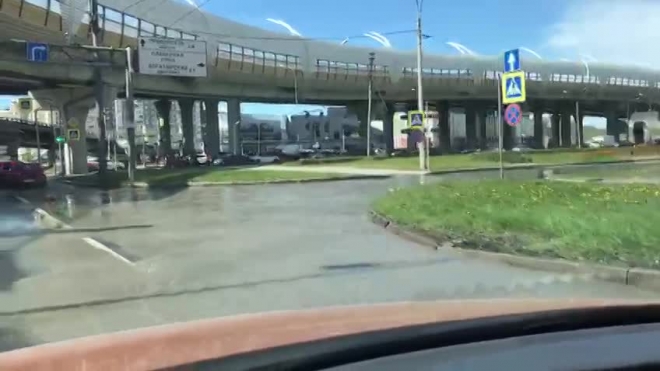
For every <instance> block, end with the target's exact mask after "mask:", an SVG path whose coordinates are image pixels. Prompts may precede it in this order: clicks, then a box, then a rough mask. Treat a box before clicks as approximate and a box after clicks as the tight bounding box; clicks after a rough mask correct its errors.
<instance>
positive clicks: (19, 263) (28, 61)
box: [0, 0, 660, 351]
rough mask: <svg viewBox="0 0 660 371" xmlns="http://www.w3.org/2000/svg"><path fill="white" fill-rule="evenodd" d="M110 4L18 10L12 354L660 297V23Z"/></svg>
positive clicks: (592, 17) (299, 6)
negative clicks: (205, 331) (347, 311)
mask: <svg viewBox="0 0 660 371" xmlns="http://www.w3.org/2000/svg"><path fill="white" fill-rule="evenodd" d="M505 3H506V4H505ZM90 4H91V5H92V7H91V8H89V7H88V4H87V3H86V2H76V1H73V2H68V3H65V2H60V1H46V0H2V1H1V2H0V13H2V14H1V15H2V16H1V17H0V27H1V28H2V30H9V31H8V33H6V34H5V33H4V32H3V33H2V35H0V43H1V44H2V50H3V53H2V55H3V57H2V59H7V60H11V61H12V62H7V63H6V67H3V68H2V69H1V70H2V71H0V88H1V89H0V90H1V91H0V93H2V94H4V95H2V97H0V98H1V99H0V108H1V110H0V186H1V187H2V189H1V190H0V317H1V320H0V350H3V351H9V350H13V349H18V348H22V347H28V346H34V345H39V344H44V343H50V342H55V341H61V340H67V339H74V338H80V337H84V336H89V335H98V334H106V333H112V332H117V331H123V330H132V329H139V328H145V327H149V326H155V325H163V324H171V323H175V322H185V321H192V320H199V319H205V318H214V317H221V316H234V315H241V314H249V313H261V312H272V311H282V310H299V309H310V308H328V307H335V306H343V305H364V304H376V303H379V304H380V303H393V302H402V301H413V302H417V301H442V300H459V301H468V300H470V299H520V300H526V299H538V298H543V299H545V298H555V299H561V300H569V299H576V298H577V299H581V298H616V299H657V298H658V293H657V290H659V289H660V287H657V284H655V283H654V282H657V280H655V281H654V279H652V277H654V276H653V275H654V274H656V272H657V270H658V269H660V232H659V231H660V230H659V229H658V228H657V226H658V225H659V223H660V214H659V213H658V212H657V211H658V209H659V207H660V186H659V185H658V183H659V182H660V161H659V160H660V146H658V138H660V121H659V120H658V99H659V95H658V94H659V92H660V85H659V84H660V80H659V79H658V76H659V75H658V73H657V69H656V68H657V65H656V64H657V58H655V57H654V55H653V54H654V53H656V51H655V50H656V49H657V48H654V47H653V46H654V45H655V44H654V41H655V40H656V39H657V37H656V36H659V35H656V34H657V33H658V32H660V31H658V27H656V25H655V20H656V19H657V16H660V3H657V4H656V3H655V2H649V1H641V0H640V1H637V0H626V1H623V0H621V1H608V2H604V1H543V0H527V1H522V0H520V1H513V0H511V1H507V2H504V3H503V2H494V1H485V0H483V1H482V0H465V1H461V2H452V1H422V0H418V1H415V0H405V1H403V0H387V1H382V0H381V1H376V0H362V1H357V2H356V1H347V0H336V1H334V2H332V3H322V2H318V3H316V2H314V4H313V5H311V3H310V2H309V1H301V0H295V1H294V0H287V1H283V0H271V1H268V2H264V1H257V0H244V1H219V0H210V1H209V0H206V1H200V2H195V0H189V1H177V0H140V1H120V0H104V1H101V0H99V1H94V0H93V1H91V2H90ZM310 7H311V8H312V9H311V10H312V12H311V13H310V12H309V10H310ZM89 9H92V10H91V11H90V10H89ZM89 12H91V15H92V17H90V16H89V14H88V13H89ZM511 12H514V13H515V14H514V15H515V16H512V14H511ZM310 14H313V15H310ZM90 19H91V21H90ZM622 19H624V20H625V22H622V21H621V20H622ZM95 20H97V21H98V24H96V23H95V22H96V21H95ZM90 22H91V24H90ZM89 30H92V31H93V32H91V33H88V31H89ZM44 35H54V36H52V37H50V38H44V37H45V36H44ZM17 40H30V41H29V42H24V41H20V42H19V41H17ZM3 66H5V64H3ZM19 76H20V77H19ZM46 87H48V88H47V89H46ZM12 164H15V165H12ZM23 164H29V166H25V165H23Z"/></svg>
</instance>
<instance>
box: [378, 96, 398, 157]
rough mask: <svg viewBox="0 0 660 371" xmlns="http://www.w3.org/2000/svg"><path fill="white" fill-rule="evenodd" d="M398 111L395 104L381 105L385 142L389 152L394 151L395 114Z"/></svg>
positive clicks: (386, 149)
mask: <svg viewBox="0 0 660 371" xmlns="http://www.w3.org/2000/svg"><path fill="white" fill-rule="evenodd" d="M395 113H396V110H395V107H394V104H391V103H388V104H383V105H381V114H382V118H381V119H382V120H383V144H384V145H385V151H386V152H387V154H391V153H392V152H394V114H395Z"/></svg>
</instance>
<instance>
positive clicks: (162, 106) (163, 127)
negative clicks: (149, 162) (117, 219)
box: [154, 99, 172, 156]
mask: <svg viewBox="0 0 660 371" xmlns="http://www.w3.org/2000/svg"><path fill="white" fill-rule="evenodd" d="M154 106H156V112H157V113H158V154H159V155H160V156H168V155H170V154H171V153H172V133H171V126H170V111H171V110H172V102H171V101H170V100H169V99H160V100H157V101H156V102H154Z"/></svg>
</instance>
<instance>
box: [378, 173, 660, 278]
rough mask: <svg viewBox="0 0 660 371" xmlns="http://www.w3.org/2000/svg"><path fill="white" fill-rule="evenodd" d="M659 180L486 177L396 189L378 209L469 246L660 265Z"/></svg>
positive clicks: (395, 219) (440, 237) (398, 221)
mask: <svg viewBox="0 0 660 371" xmlns="http://www.w3.org/2000/svg"><path fill="white" fill-rule="evenodd" d="M659 208H660V187H658V186H651V185H641V184H634V185H615V186H608V185H602V184H593V183H559V182H541V181H539V182H513V181H481V182H451V183H440V184H430V185H424V186H419V187H413V188H406V189H400V190H395V191H393V192H390V193H389V194H388V195H386V196H385V197H383V198H381V199H379V200H377V201H376V202H375V203H374V211H376V212H377V213H379V214H381V215H383V216H385V217H387V218H388V219H390V220H391V221H393V222H394V223H396V224H397V225H399V226H401V227H404V228H410V229H412V230H415V231H418V232H422V233H424V234H427V235H429V236H432V237H434V238H436V239H438V240H439V241H452V242H454V244H455V245H457V246H459V247H463V248H472V249H480V250H486V251H492V252H505V253H512V254H521V255H528V256H536V257H549V258H563V259H569V260H575V261H592V262H596V263H602V264H612V265H620V266H637V267H646V268H656V269H658V268H660V229H658V227H657V226H658V225H660V213H658V212H657V210H658V209H659Z"/></svg>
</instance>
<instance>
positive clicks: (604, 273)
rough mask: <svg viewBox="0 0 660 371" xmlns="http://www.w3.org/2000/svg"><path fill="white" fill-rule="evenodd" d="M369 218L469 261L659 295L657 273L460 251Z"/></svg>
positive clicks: (371, 212) (373, 215) (382, 219)
mask: <svg viewBox="0 0 660 371" xmlns="http://www.w3.org/2000/svg"><path fill="white" fill-rule="evenodd" d="M369 216H370V219H371V221H372V222H373V223H374V224H376V225H378V226H380V227H382V228H384V229H386V230H387V231H389V232H392V233H393V234H395V235H398V236H400V237H402V238H404V239H407V240H409V241H412V242H415V243H418V244H420V245H422V246H426V247H430V248H433V249H435V250H443V251H447V252H452V253H456V254H460V255H462V256H465V257H468V258H472V259H484V260H490V261H496V262H499V263H504V264H508V265H511V266H515V267H521V268H527V269H533V270H542V271H548V272H557V273H564V274H566V273H570V274H582V275H584V274H588V275H591V276H593V277H595V278H597V279H600V280H603V281H608V282H614V283H618V284H622V285H626V286H634V287H637V288H640V289H645V290H651V291H660V271H655V270H651V269H644V268H623V267H614V266H608V265H599V264H590V263H576V262H573V261H568V260H562V259H548V258H534V257H529V256H521V255H512V254H505V253H496V252H489V251H481V250H470V249H463V248H459V247H455V246H453V245H452V244H451V243H450V242H442V243H440V242H439V241H437V240H436V239H434V238H432V237H430V236H428V235H425V234H424V233H421V232H417V231H413V230H411V229H410V228H405V227H401V226H399V225H397V224H395V223H394V222H392V221H391V220H389V219H388V218H386V217H384V216H383V215H380V214H378V213H377V212H375V211H374V210H369Z"/></svg>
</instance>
